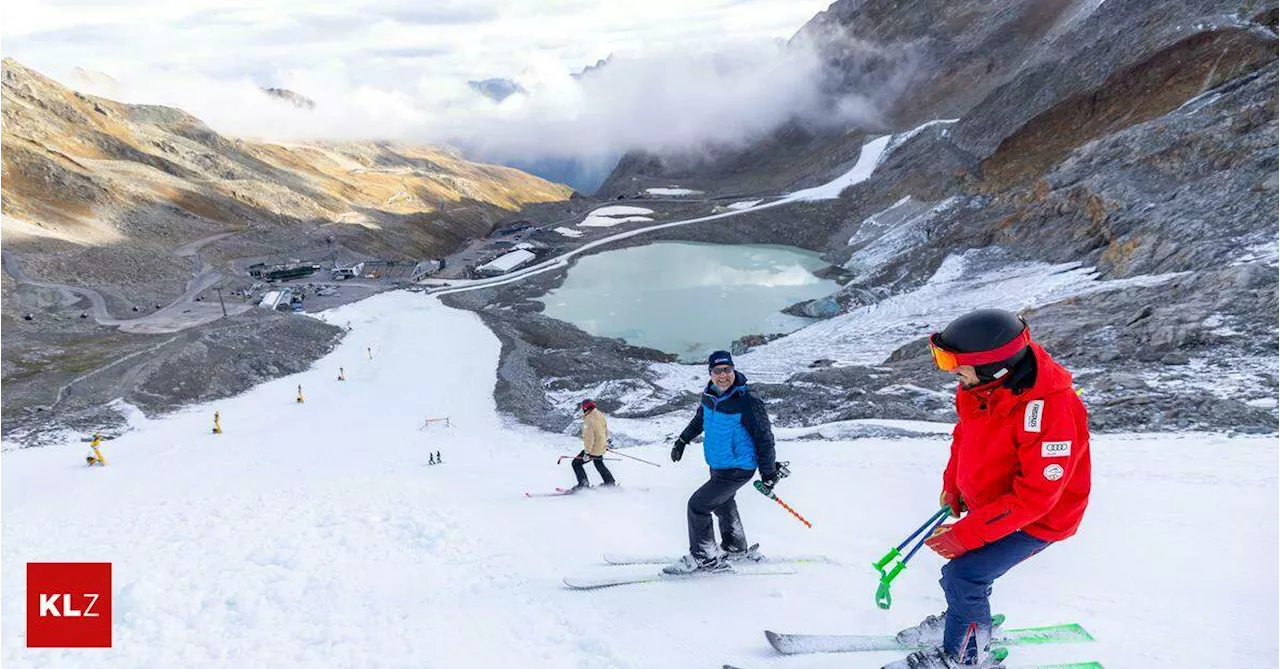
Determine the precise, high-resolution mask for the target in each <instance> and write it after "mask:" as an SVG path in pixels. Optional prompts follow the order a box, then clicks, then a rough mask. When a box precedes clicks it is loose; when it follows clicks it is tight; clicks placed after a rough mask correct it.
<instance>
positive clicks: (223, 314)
mask: <svg viewBox="0 0 1280 669" xmlns="http://www.w3.org/2000/svg"><path fill="white" fill-rule="evenodd" d="M214 290H216V291H218V304H220V305H222V317H223V318H226V317H227V305H226V303H225V302H223V301H222V286H218V287H216V288H214Z"/></svg>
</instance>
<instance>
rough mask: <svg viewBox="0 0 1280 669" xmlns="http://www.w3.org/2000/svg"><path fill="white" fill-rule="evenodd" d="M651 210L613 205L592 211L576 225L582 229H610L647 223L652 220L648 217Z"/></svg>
mask: <svg viewBox="0 0 1280 669" xmlns="http://www.w3.org/2000/svg"><path fill="white" fill-rule="evenodd" d="M652 213H653V210H652V209H645V208H644V207H625V206H621V205H615V206H610V207H600V208H599V209H595V210H593V211H592V212H591V213H590V214H587V217H586V218H585V219H583V221H582V222H581V223H579V224H578V225H580V226H582V227H584V228H612V227H613V226H615V225H621V224H623V223H635V222H647V221H652V220H653V219H652V218H650V217H649V216H648V214H652Z"/></svg>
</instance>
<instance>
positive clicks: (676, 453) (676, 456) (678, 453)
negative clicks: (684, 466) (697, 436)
mask: <svg viewBox="0 0 1280 669" xmlns="http://www.w3.org/2000/svg"><path fill="white" fill-rule="evenodd" d="M684 445H685V441H684V439H676V445H675V446H672V447H671V461H672V462H680V458H682V457H684Z"/></svg>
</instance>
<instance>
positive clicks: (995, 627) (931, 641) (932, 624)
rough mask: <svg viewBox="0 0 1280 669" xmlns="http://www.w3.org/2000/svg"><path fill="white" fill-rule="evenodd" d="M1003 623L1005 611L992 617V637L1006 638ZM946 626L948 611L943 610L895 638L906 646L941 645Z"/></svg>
mask: <svg viewBox="0 0 1280 669" xmlns="http://www.w3.org/2000/svg"><path fill="white" fill-rule="evenodd" d="M1003 624H1004V614H1003V613H997V614H996V615H994V616H992V617H991V638H992V639H1002V638H1004V630H1003V629H1002V628H1001V627H1000V626H1001V625H1003ZM946 628H947V612H946V611H943V612H942V613H939V614H938V615H936V616H927V617H925V619H924V620H922V621H920V624H919V625H916V626H915V627H908V628H907V629H904V630H902V631H901V632H898V633H897V634H896V635H895V636H894V638H895V639H897V641H898V643H900V644H902V645H904V646H913V647H914V646H941V645H942V633H943V631H944V630H945V629H946Z"/></svg>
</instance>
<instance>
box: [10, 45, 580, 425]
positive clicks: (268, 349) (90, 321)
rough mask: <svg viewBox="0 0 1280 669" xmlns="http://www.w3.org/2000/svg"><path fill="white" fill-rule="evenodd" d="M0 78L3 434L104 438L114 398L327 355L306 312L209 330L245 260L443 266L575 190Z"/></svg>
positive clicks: (33, 75) (133, 398)
mask: <svg viewBox="0 0 1280 669" xmlns="http://www.w3.org/2000/svg"><path fill="white" fill-rule="evenodd" d="M0 84H2V86H0V90H2V92H3V102H2V106H0V110H2V113H3V122H2V125H0V130H2V132H3V144H4V153H3V179H2V180H0V185H2V191H3V225H2V226H0V240H2V241H3V246H4V256H5V257H4V267H5V275H4V277H3V282H2V283H0V291H2V293H0V295H2V297H3V301H2V308H0V319H2V323H3V329H4V344H3V357H2V360H3V367H2V370H3V383H4V394H5V402H4V410H3V420H4V423H3V425H4V432H5V435H6V439H10V438H13V439H22V440H25V441H27V442H28V443H32V442H34V441H38V440H39V438H40V435H42V434H44V435H47V434H49V433H50V431H51V430H56V429H58V428H59V427H64V426H69V427H73V428H76V429H81V430H92V429H103V428H105V427H109V426H110V425H111V424H113V423H114V422H118V421H119V415H118V412H117V411H115V410H114V409H110V408H107V407H105V405H106V404H107V403H108V402H109V401H110V400H112V399H115V398H124V399H125V400H127V401H129V402H131V403H134V404H136V405H138V406H140V407H141V408H143V410H144V411H148V412H151V411H162V410H166V409H169V408H172V407H175V406H179V405H181V404H183V403H186V402H190V401H194V400H204V399H211V398H215V397H221V396H225V395H227V394H230V393H234V392H238V391H239V390H243V389H244V388H247V387H249V386H250V385H252V384H253V383H256V382H257V381H260V380H263V379H267V378H272V377H274V376H279V375H282V374H287V373H290V372H293V371H297V370H300V369H304V368H305V367H306V366H307V365H308V364H310V361H311V360H314V359H315V358H316V357H318V356H320V355H322V354H323V353H324V352H326V351H327V350H329V348H330V347H332V345H333V344H334V343H335V342H336V341H337V340H338V338H339V337H340V336H341V333H340V332H339V331H338V330H336V329H334V328H331V327H328V326H325V325H323V324H321V323H319V322H317V321H315V320H314V319H310V318H306V317H302V316H294V315H288V316H286V315H284V314H276V313H268V312H260V313H259V310H252V311H246V309H248V305H247V304H239V303H236V304H229V305H228V306H229V307H230V314H231V315H230V317H229V318H225V319H224V318H222V313H221V311H220V310H219V307H218V306H217V295H215V293H214V291H213V289H214V288H217V287H221V289H222V291H223V292H224V293H230V291H231V290H234V289H236V288H244V287H247V286H248V285H249V283H251V280H250V279H249V278H248V277H247V276H246V275H245V273H244V271H243V267H244V265H245V264H247V263H246V261H245V259H278V260H285V259H289V258H291V257H292V258H302V259H308V258H316V257H318V255H317V254H323V256H324V257H325V258H331V259H344V260H354V259H373V258H378V259H385V260H399V261H407V260H421V259H426V258H435V257H441V256H443V255H446V254H447V253H449V252H451V251H452V250H454V249H455V248H457V247H458V246H460V245H461V244H463V243H464V242H466V241H468V240H469V239H471V238H474V237H478V236H483V235H485V234H487V233H488V232H489V231H490V230H491V229H492V226H493V224H494V223H495V222H496V221H498V220H500V219H502V218H504V217H506V216H509V215H510V214H511V213H512V212H515V211H519V210H520V209H521V208H523V207H525V206H527V205H530V204H533V203H539V202H553V201H559V200H565V199H567V198H568V197H569V195H570V194H571V190H570V189H569V188H567V187H565V186H561V185H558V184H553V183H550V182H547V181H544V180H542V179H539V178H537V177H533V176H531V175H528V174H525V173H523V172H520V171H518V170H513V169H510V168H505V167H499V166H494V165H484V164H478V163H472V162H469V161H467V160H465V159H463V158H462V157H461V155H460V154H458V153H457V152H456V151H453V150H452V149H449V148H447V147H435V146H409V145H401V144H393V143H386V142H372V141H370V142H348V143H308V144H298V143H293V144H280V143H271V142H265V141H254V140H247V139H236V138H230V137H225V136H222V135H220V134H218V133H217V132H215V131H214V130H212V129H210V128H209V127H208V126H206V125H205V124H203V123H202V122H201V121H200V120H199V119H197V118H195V117H193V116H191V115H189V114H186V113H184V112H182V111H181V110H178V109H172V108H167V107H157V106H147V105H129V104H121V103H118V102H115V101H112V100H109V99H106V98H101V97H94V96H89V95H83V94H81V93H78V92H76V91H74V90H72V89H70V88H67V87H65V86H63V85H61V84H59V83H58V82H55V81H53V80H51V79H49V78H47V77H44V76H42V75H41V74H39V73H37V72H35V71H33V70H31V69H29V68H27V67H25V66H23V65H22V64H20V63H18V62H15V61H13V60H11V59H6V60H5V61H4V63H3V72H2V74H0ZM353 292H354V291H353ZM205 298H208V299H209V300H210V301H204V300H205ZM169 312H172V313H173V315H174V318H173V319H170V320H171V321H174V322H177V324H176V325H175V324H173V323H169V324H168V325H167V326H165V327H150V325H152V324H151V321H157V320H159V316H164V315H165V314H167V313H169ZM82 314H83V315H84V317H82ZM183 318H187V319H188V322H182V319H183ZM131 321H132V323H131ZM144 322H145V323H147V325H146V326H144V325H141V324H142V323H144ZM148 332H152V333H153V334H148Z"/></svg>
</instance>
